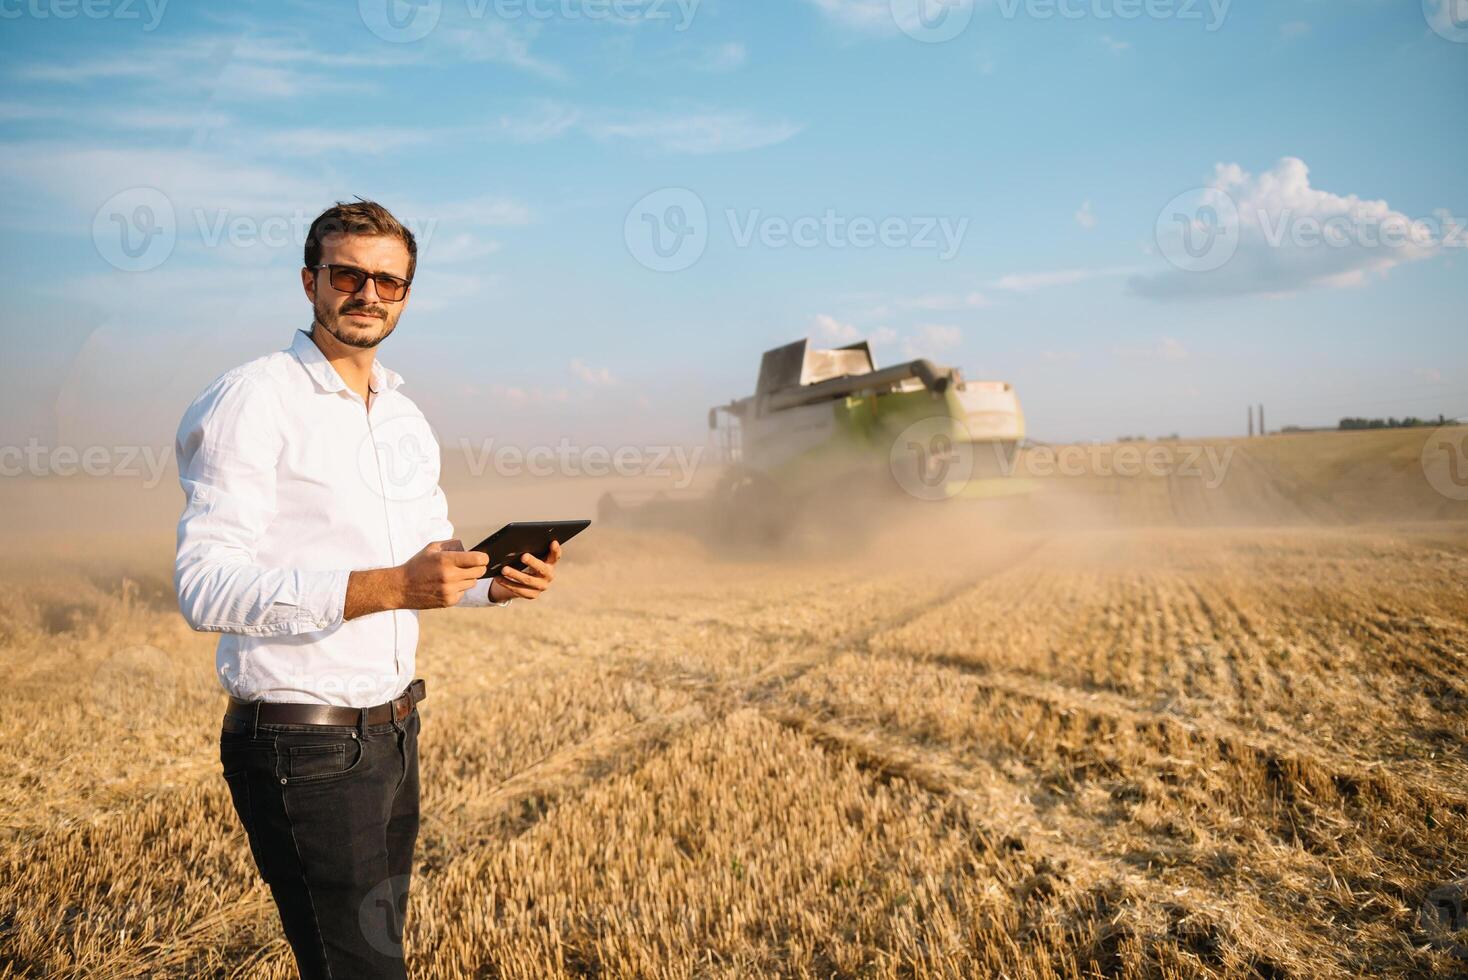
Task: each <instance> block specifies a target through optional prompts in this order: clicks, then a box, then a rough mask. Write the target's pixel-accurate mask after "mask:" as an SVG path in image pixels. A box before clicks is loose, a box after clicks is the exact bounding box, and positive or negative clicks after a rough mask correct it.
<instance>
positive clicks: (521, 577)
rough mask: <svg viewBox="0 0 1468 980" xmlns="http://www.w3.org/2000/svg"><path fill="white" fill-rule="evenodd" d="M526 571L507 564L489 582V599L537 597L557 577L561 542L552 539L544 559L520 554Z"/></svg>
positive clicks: (502, 599) (502, 600)
mask: <svg viewBox="0 0 1468 980" xmlns="http://www.w3.org/2000/svg"><path fill="white" fill-rule="evenodd" d="M520 560H521V561H522V562H524V563H525V571H523V572H522V571H520V569H518V568H511V567H510V566H508V565H506V566H505V567H504V568H503V569H502V570H501V571H500V573H499V574H498V575H496V576H495V577H494V579H493V580H491V581H490V583H489V600H490V601H491V602H504V601H505V600H506V599H515V598H520V599H535V598H537V597H539V596H540V594H541V593H543V592H544V591H545V590H546V589H548V588H550V585H551V582H553V581H554V580H555V577H556V562H558V561H560V560H561V543H560V542H559V541H552V542H551V546H550V551H549V552H548V553H547V554H546V556H545V558H544V559H541V558H537V557H535V556H534V555H532V554H530V553H529V552H526V553H525V554H523V555H521V556H520Z"/></svg>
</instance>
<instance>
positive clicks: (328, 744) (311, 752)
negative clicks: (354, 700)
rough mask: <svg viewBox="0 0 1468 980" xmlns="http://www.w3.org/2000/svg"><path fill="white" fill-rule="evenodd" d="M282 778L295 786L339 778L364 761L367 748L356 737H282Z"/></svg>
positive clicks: (278, 743) (279, 748)
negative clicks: (295, 784) (296, 784)
mask: <svg viewBox="0 0 1468 980" xmlns="http://www.w3.org/2000/svg"><path fill="white" fill-rule="evenodd" d="M277 750H278V751H279V753H280V764H281V767H282V773H281V775H282V777H283V778H286V779H289V780H290V781H291V782H293V783H314V782H319V781H321V780H326V779H338V778H340V777H342V776H345V775H347V774H348V773H350V772H352V771H353V770H354V769H356V768H357V766H358V765H359V764H360V763H361V762H362V757H363V755H364V749H363V746H362V742H361V740H360V739H359V738H357V737H356V736H354V735H353V736H341V735H338V736H332V737H330V738H325V739H323V738H322V737H321V736H317V735H299V736H298V735H282V736H281V737H280V739H279V741H278V742H277Z"/></svg>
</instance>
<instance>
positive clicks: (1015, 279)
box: [994, 268, 1136, 293]
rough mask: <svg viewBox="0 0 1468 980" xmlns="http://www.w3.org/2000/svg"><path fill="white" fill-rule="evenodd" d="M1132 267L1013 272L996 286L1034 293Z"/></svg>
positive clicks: (1124, 272)
mask: <svg viewBox="0 0 1468 980" xmlns="http://www.w3.org/2000/svg"><path fill="white" fill-rule="evenodd" d="M1135 271H1136V270H1135V269H1131V268H1111V269H1057V270H1054V271H1052V272H1025V273H1011V274H1010V275H1007V276H1003V277H1001V278H1000V279H998V280H996V281H995V283H994V286H995V287H996V288H998V289H1007V290H1009V291H1011V292H1016V293H1032V292H1035V291H1036V290H1040V289H1049V288H1052V287H1055V286H1069V285H1073V284H1074V283H1078V282H1085V281H1086V280H1087V279H1104V278H1107V277H1110V276H1125V275H1130V274H1132V273H1134V272H1135Z"/></svg>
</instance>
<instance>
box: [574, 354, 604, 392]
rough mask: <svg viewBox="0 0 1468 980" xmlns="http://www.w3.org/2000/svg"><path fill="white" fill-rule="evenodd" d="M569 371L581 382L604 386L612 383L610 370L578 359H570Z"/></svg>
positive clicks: (593, 385)
mask: <svg viewBox="0 0 1468 980" xmlns="http://www.w3.org/2000/svg"><path fill="white" fill-rule="evenodd" d="M571 373H572V374H574V375H575V376H576V378H577V379H578V380H579V381H581V382H582V383H583V384H588V385H591V386H592V387H604V386H606V385H609V384H613V383H614V379H613V378H612V372H611V371H609V370H607V369H606V368H604V367H592V366H591V365H590V364H587V363H585V362H584V361H582V360H580V359H574V360H572V361H571Z"/></svg>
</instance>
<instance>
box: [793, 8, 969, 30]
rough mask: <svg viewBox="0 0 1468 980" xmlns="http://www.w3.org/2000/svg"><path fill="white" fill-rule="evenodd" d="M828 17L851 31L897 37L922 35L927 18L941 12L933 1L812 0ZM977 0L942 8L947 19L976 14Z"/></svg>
mask: <svg viewBox="0 0 1468 980" xmlns="http://www.w3.org/2000/svg"><path fill="white" fill-rule="evenodd" d="M808 2H809V3H811V4H813V5H814V6H815V7H816V8H817V9H818V10H820V11H821V13H823V14H825V15H826V17H827V18H829V19H830V20H832V21H834V22H835V23H837V24H839V25H840V26H842V27H845V28H848V29H850V30H856V31H862V32H866V33H886V32H891V33H893V34H896V33H898V32H899V31H906V32H907V33H909V34H911V35H912V36H918V35H919V34H920V32H921V31H922V30H923V29H924V27H925V25H924V23H923V19H924V18H925V17H928V16H931V15H932V14H933V13H934V12H935V10H936V9H937V7H936V5H934V4H931V3H930V0H808ZM973 7H974V0H948V2H947V3H946V6H944V7H943V8H942V9H943V10H944V11H945V13H946V16H947V17H953V18H960V19H961V18H964V17H968V16H971V15H972V8H973Z"/></svg>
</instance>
